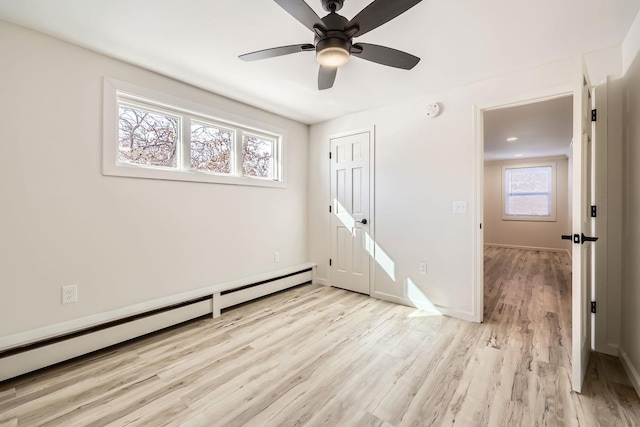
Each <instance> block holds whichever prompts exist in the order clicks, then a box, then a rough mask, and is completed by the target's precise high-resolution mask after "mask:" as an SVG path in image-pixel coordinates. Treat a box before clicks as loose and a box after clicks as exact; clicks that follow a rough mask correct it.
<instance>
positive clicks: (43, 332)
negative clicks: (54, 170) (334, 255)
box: [0, 262, 316, 351]
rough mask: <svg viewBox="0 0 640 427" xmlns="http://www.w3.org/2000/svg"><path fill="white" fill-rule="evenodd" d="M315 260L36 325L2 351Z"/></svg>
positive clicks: (1, 341)
mask: <svg viewBox="0 0 640 427" xmlns="http://www.w3.org/2000/svg"><path fill="white" fill-rule="evenodd" d="M315 265H316V264H315V263H311V262H309V263H305V264H300V265H294V266H291V267H287V268H283V269H280V270H275V271H270V272H267V273H264V274H259V275H255V276H249V277H243V278H241V279H237V280H231V281H228V282H223V283H217V284H215V285H212V286H208V287H206V288H200V289H195V290H192V291H188V292H183V293H180V294H175V295H170V296H167V297H164V298H158V299H154V300H150V301H146V302H143V303H140V304H135V305H130V306H127V307H123V308H119V309H116V310H111V311H107V312H104V313H98V314H94V315H91V316H86V317H81V318H78V319H73V320H69V321H67V322H61V323H56V324H53V325H47V326H44V327H42V328H38V329H33V330H30V331H26V332H20V333H17V334H14V335H7V336H4V337H0V351H2V350H5V349H7V348H13V347H17V346H24V345H27V344H30V343H33V342H36V341H41V340H44V339H48V338H51V337H56V336H59V335H63V334H68V333H72V332H75V331H79V330H82V329H86V328H91V327H94V326H96V325H100V324H103V323H106V322H111V321H114V320H119V319H123V318H126V317H130V316H135V315H137V314H139V313H144V312H148V311H151V310H155V309H158V308H161V307H167V306H169V305H172V304H178V303H181V302H184V301H189V300H192V299H196V298H200V297H204V296H207V295H213V294H214V293H216V292H221V291H224V290H227V289H233V288H239V287H242V286H245V285H249V284H251V283H258V282H262V281H264V280H269V279H272V278H274V277H279V276H286V275H287V274H291V273H295V272H297V271H301V270H306V269H309V268H313V267H315Z"/></svg>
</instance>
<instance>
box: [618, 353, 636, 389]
mask: <svg viewBox="0 0 640 427" xmlns="http://www.w3.org/2000/svg"><path fill="white" fill-rule="evenodd" d="M618 356H619V357H620V361H621V362H622V366H623V367H624V370H625V372H626V373H627V375H628V376H629V379H630V380H631V384H633V388H635V389H636V394H637V395H638V396H640V374H638V370H637V369H636V368H635V366H633V363H632V362H631V359H629V355H628V354H627V352H626V351H624V349H623V348H622V347H618Z"/></svg>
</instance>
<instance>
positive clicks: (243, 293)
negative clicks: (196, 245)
mask: <svg viewBox="0 0 640 427" xmlns="http://www.w3.org/2000/svg"><path fill="white" fill-rule="evenodd" d="M310 281H311V272H310V271H306V272H302V273H300V274H296V275H293V276H289V277H284V278H281V279H278V280H274V281H272V282H268V283H264V284H261V285H258V286H254V287H251V288H247V289H242V290H239V291H235V292H231V293H228V294H223V295H220V308H227V307H233V306H234V305H238V304H241V303H243V302H247V301H251V300H253V299H256V298H260V297H263V296H265V295H269V294H272V293H275V292H279V291H283V290H285V289H288V288H291V287H293V286H297V285H300V284H302V283H307V282H310Z"/></svg>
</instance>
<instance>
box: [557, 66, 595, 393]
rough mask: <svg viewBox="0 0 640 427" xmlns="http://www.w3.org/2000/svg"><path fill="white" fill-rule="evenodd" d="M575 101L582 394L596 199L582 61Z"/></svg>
mask: <svg viewBox="0 0 640 427" xmlns="http://www.w3.org/2000/svg"><path fill="white" fill-rule="evenodd" d="M576 74H577V76H576V83H575V84H576V88H575V93H574V97H573V212H572V230H573V234H572V235H567V236H563V238H565V239H566V238H568V239H571V240H572V241H573V250H572V282H571V283H572V303H571V311H572V313H571V323H572V335H571V341H572V356H571V365H572V372H571V384H572V388H573V390H574V391H576V392H578V393H579V392H580V391H581V390H582V384H583V382H584V376H585V373H586V370H587V364H588V363H589V355H590V354H591V348H592V343H591V291H592V289H593V267H594V264H593V254H592V245H593V244H594V242H595V240H597V238H595V237H592V234H591V233H592V231H593V229H592V222H591V209H590V207H591V199H592V197H593V190H594V189H595V187H594V186H593V183H592V179H593V173H592V169H593V165H594V163H595V158H594V157H595V155H596V151H595V150H593V146H594V145H593V143H594V141H593V133H592V121H591V111H592V109H593V104H594V99H593V96H592V92H591V85H590V83H589V76H588V74H587V71H586V68H585V66H584V62H583V61H582V59H580V66H579V67H578V73H576Z"/></svg>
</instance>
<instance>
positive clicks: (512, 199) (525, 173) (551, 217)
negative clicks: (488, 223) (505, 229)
mask: <svg viewBox="0 0 640 427" xmlns="http://www.w3.org/2000/svg"><path fill="white" fill-rule="evenodd" d="M503 177H504V179H503V195H504V197H503V201H504V206H503V207H504V209H503V217H502V219H503V220H525V221H555V220H556V214H555V165H554V164H544V165H531V166H525V167H504V168H503Z"/></svg>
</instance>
